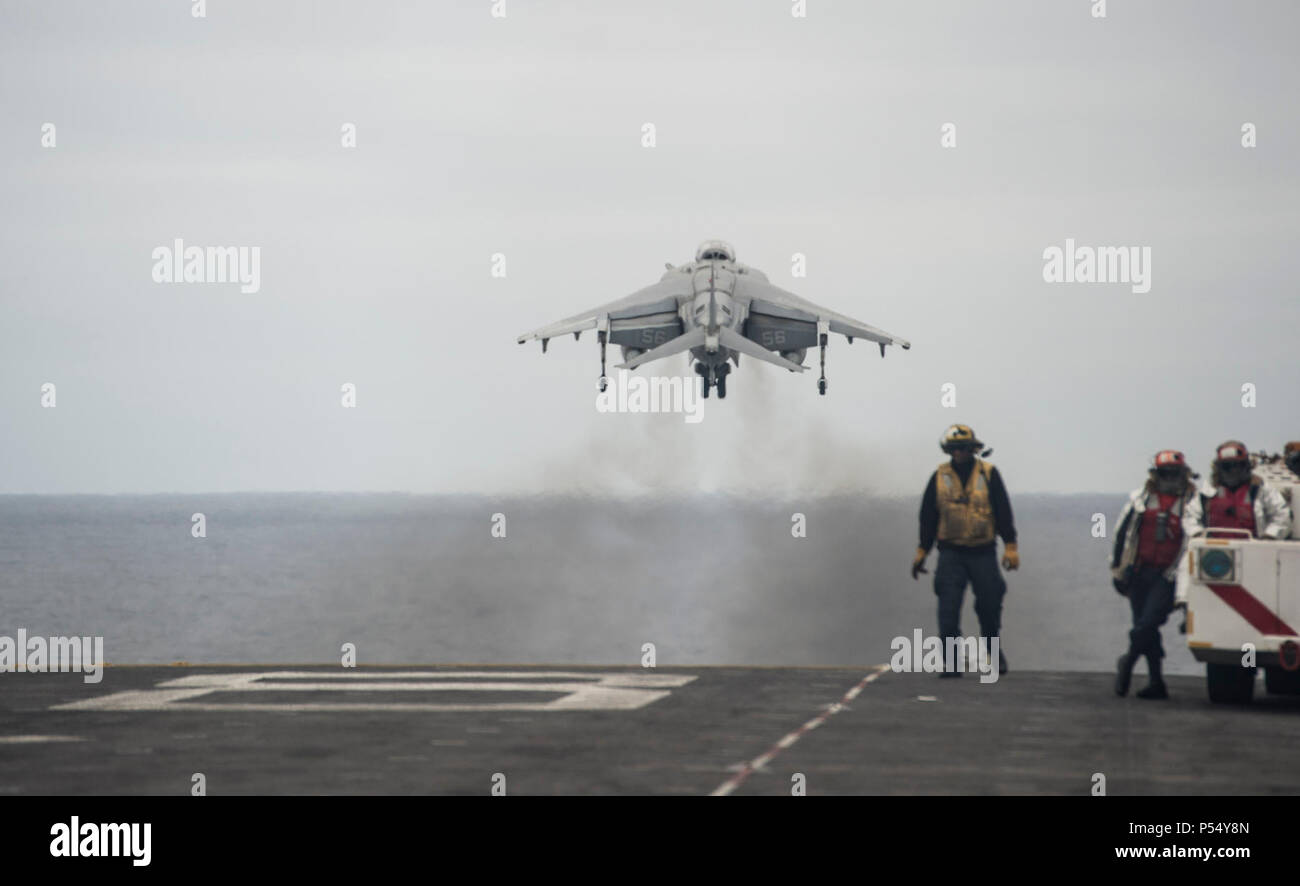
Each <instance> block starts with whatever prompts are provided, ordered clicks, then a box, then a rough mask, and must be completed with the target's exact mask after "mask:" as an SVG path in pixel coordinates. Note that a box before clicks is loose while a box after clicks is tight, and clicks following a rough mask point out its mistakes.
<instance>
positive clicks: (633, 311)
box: [518, 274, 692, 348]
mask: <svg viewBox="0 0 1300 886" xmlns="http://www.w3.org/2000/svg"><path fill="white" fill-rule="evenodd" d="M691 295H692V287H691V278H690V276H689V275H687V274H673V275H669V276H668V277H667V278H666V279H663V280H660V281H659V282H658V283H655V284H654V285H653V286H647V287H646V288H645V289H639V290H637V291H636V292H634V293H632V294H631V295H629V296H625V297H623V298H620V299H619V300H618V301H612V302H610V303H609V304H605V305H601V306H599V307H596V308H592V309H591V310H589V311H583V312H582V313H581V314H574V315H573V316H572V317H566V318H564V319H563V320H559V321H556V322H555V323H551V324H550V325H548V326H543V327H541V328H540V329H534V330H533V331H532V332H526V333H524V334H523V335H521V336H519V339H518V340H519V343H520V344H523V343H524V342H526V341H530V340H536V339H541V340H542V343H543V345H545V343H546V341H547V340H548V339H552V338H555V337H556V336H559V335H565V334H567V333H570V332H572V333H574V334H577V333H580V332H582V331H583V330H584V329H596V328H602V329H608V331H609V342H610V344H618V345H627V346H629V347H635V348H654V347H658V346H659V345H661V344H664V343H665V342H667V341H669V340H670V339H673V338H676V337H677V336H679V335H681V334H682V320H681V316H680V315H679V314H678V307H679V306H680V304H681V301H680V299H681V298H682V297H688V298H689V297H690V296H691Z"/></svg>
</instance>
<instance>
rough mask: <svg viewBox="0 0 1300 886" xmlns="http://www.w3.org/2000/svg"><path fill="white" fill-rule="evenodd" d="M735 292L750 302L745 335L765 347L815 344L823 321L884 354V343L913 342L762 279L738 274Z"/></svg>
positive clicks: (909, 345) (776, 348)
mask: <svg viewBox="0 0 1300 886" xmlns="http://www.w3.org/2000/svg"><path fill="white" fill-rule="evenodd" d="M736 295H737V296H738V297H740V298H743V299H746V300H748V302H749V319H748V321H747V324H746V325H747V330H746V336H747V337H748V338H750V339H752V340H753V341H756V342H758V343H759V344H761V345H763V346H764V347H766V348H769V349H774V350H784V349H786V348H787V347H789V348H791V349H794V348H803V347H814V346H816V345H817V343H818V342H817V323H818V321H819V320H826V321H828V323H829V328H830V331H831V332H836V333H839V334H840V335H843V336H845V337H846V338H850V339H853V338H865V339H867V340H868V341H873V342H876V343H877V344H879V345H880V346H881V353H882V354H883V353H884V347H885V345H901V346H902V347H903V348H905V349H906V348H910V347H911V346H912V343H911V342H909V341H906V340H904V339H901V338H899V337H898V336H896V335H891V334H890V333H888V332H885V331H884V330H883V329H877V328H876V327H874V326H868V325H867V324H866V323H863V322H862V321H860V320H854V319H853V318H852V317H846V316H845V315H843V314H840V313H837V312H835V311H832V310H829V309H827V308H823V307H821V306H820V305H815V304H813V303H812V302H810V301H808V300H807V299H805V298H800V297H799V296H797V295H795V294H794V293H793V292H787V291H785V290H784V289H781V288H780V287H778V286H773V285H772V284H771V283H767V282H765V281H763V280H757V279H755V278H753V277H746V276H740V275H738V276H737V278H736Z"/></svg>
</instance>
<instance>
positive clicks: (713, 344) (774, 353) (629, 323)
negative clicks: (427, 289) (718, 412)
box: [519, 240, 912, 397]
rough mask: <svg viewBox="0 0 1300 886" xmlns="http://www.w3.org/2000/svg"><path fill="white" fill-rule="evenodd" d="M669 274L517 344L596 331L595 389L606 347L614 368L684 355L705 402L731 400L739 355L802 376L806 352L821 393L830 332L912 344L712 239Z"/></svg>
mask: <svg viewBox="0 0 1300 886" xmlns="http://www.w3.org/2000/svg"><path fill="white" fill-rule="evenodd" d="M665 267H667V268H668V270H667V271H666V272H665V273H664V275H663V276H662V277H661V278H660V279H659V282H658V283H655V284H654V285H653V286H647V287H646V288H644V289H641V290H638V291H637V292H634V293H632V294H631V295H629V296H627V297H626V298H621V299H619V300H618V301H614V302H610V303H609V304H607V305H601V306H600V307H598V308H592V309H591V310H590V311H584V312H583V313H581V314H575V315H574V316H572V317H568V318H566V319H564V320H560V321H558V322H556V323H552V324H551V325H549V326H543V327H542V328H541V329H537V330H534V331H533V332H529V333H525V334H524V335H521V336H519V343H520V344H523V343H524V342H526V341H528V340H530V339H540V340H541V342H542V353H546V344H547V342H549V341H550V340H551V339H552V338H555V337H556V336H560V335H565V334H567V333H570V332H571V333H573V337H574V338H575V339H576V338H577V337H578V336H579V335H580V334H581V333H582V331H583V330H584V329H595V330H596V340H597V342H598V343H599V344H600V389H601V390H602V391H603V390H605V387H606V384H607V382H608V379H607V378H606V376H605V345H606V344H613V345H620V346H621V347H622V349H623V361H624V362H623V363H621V364H620V365H619V368H620V369H635V368H636V367H638V366H640V365H642V364H643V363H649V362H651V361H652V360H658V359H660V358H662V357H670V356H672V355H673V354H680V353H683V352H685V351H689V352H690V353H691V356H692V357H694V358H695V372H696V374H697V375H699V376H700V379H701V381H702V383H703V391H702V393H703V395H704V396H705V397H707V396H709V389H710V388H711V387H716V388H717V389H718V396H719V397H725V396H727V376H728V375H729V374H730V372H731V366H729V365H728V363H727V361H728V360H730V361H731V362H732V363H733V364H735V365H736V366H739V365H740V355H741V354H746V355H748V356H750V357H753V358H754V359H755V360H762V361H763V362H765V363H773V364H775V365H777V366H780V367H782V368H783V369H788V370H790V371H791V372H803V371H804V369H805V368H807V367H805V366H804V365H803V361H804V357H805V356H807V353H808V349H809V348H811V347H817V348H820V349H821V368H822V375H821V378H820V379H819V380H818V382H817V390H818V391H819V392H821V393H822V394H825V393H826V340H827V338H828V334H829V333H832V332H835V333H838V334H840V335H843V336H844V337H845V338H847V339H848V340H849V344H852V343H853V339H855V338H865V339H867V340H868V341H873V342H875V343H876V344H878V345H880V356H882V357H883V356H885V346H886V345H893V344H897V345H901V346H902V347H903V349H904V350H906V349H908V348H910V347H911V346H912V345H911V343H909V342H906V341H904V340H903V339H901V338H898V337H897V336H894V335H890V334H889V333H888V332H884V331H883V330H880V329H877V328H875V327H874V326H868V325H867V324H865V323H862V322H859V321H858V320H854V319H853V318H851V317H846V316H844V315H843V314H837V313H835V312H834V311H831V310H827V309H826V308H823V307H820V306H819V305H815V304H813V303H812V302H810V301H806V300H805V299H802V298H800V297H799V296H797V295H795V294H794V293H793V292H786V291H785V290H784V289H780V288H778V287H776V286H773V285H772V284H771V283H769V282H768V279H767V276H766V275H765V274H764V273H763V272H762V271H759V270H757V269H756V268H751V267H748V266H746V265H742V264H740V263H739V262H737V261H736V252H735V250H733V249H732V248H731V247H730V246H729V245H728V244H726V243H723V242H722V241H721V240H708V241H706V242H704V243H701V244H700V247H699V249H697V250H696V251H695V261H693V262H687V263H686V264H684V265H673V264H671V263H666V264H665Z"/></svg>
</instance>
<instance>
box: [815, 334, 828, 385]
mask: <svg viewBox="0 0 1300 886" xmlns="http://www.w3.org/2000/svg"><path fill="white" fill-rule="evenodd" d="M826 338H827V336H826V333H824V332H823V333H822V334H821V352H822V377H821V378H819V379H818V380H817V393H819V394H821V395H822V396H823V397H825V396H826Z"/></svg>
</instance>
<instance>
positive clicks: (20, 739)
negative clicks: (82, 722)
mask: <svg viewBox="0 0 1300 886" xmlns="http://www.w3.org/2000/svg"><path fill="white" fill-rule="evenodd" d="M48 741H85V739H84V738H80V737H78V736H76V735H0V744H42V743H44V742H48Z"/></svg>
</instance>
